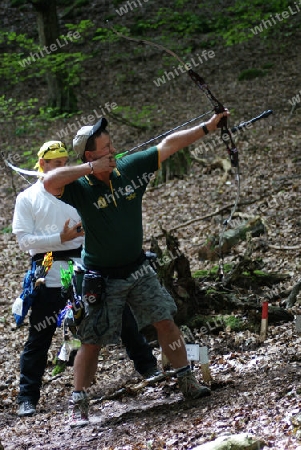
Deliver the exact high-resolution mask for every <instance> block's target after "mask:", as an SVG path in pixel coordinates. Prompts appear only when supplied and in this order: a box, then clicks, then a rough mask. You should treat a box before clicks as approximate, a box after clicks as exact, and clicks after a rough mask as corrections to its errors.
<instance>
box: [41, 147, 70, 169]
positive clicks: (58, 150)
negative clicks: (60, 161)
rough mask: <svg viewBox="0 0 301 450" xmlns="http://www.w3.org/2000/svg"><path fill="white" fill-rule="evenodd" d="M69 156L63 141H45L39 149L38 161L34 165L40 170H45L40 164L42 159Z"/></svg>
mask: <svg viewBox="0 0 301 450" xmlns="http://www.w3.org/2000/svg"><path fill="white" fill-rule="evenodd" d="M64 157H68V152H67V150H66V146H65V144H64V143H63V142H61V141H48V142H45V143H44V144H43V145H42V147H41V148H40V150H39V151H38V158H39V159H38V161H37V163H36V165H35V166H34V168H35V169H38V172H43V168H42V167H41V166H40V159H56V158H64Z"/></svg>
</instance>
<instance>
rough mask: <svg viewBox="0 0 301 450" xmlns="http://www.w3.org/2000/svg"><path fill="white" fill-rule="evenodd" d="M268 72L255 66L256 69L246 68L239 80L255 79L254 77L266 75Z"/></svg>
mask: <svg viewBox="0 0 301 450" xmlns="http://www.w3.org/2000/svg"><path fill="white" fill-rule="evenodd" d="M266 74H267V72H266V71H265V70H262V69H255V68H254V69H245V70H243V71H242V72H241V73H240V74H239V76H238V80H239V81H244V80H254V78H258V77H265V76H266Z"/></svg>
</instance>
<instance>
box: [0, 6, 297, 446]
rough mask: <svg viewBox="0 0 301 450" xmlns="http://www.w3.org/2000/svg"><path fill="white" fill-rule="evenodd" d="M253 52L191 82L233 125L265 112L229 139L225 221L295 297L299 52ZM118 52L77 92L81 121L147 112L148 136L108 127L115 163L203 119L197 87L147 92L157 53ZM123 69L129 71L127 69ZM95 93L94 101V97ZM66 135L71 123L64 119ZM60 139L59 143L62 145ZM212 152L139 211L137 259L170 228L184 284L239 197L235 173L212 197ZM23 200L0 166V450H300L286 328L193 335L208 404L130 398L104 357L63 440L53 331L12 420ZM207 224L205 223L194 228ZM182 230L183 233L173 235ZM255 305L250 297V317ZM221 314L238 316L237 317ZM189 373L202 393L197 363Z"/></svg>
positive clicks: (217, 63) (234, 54)
mask: <svg viewBox="0 0 301 450" xmlns="http://www.w3.org/2000/svg"><path fill="white" fill-rule="evenodd" d="M92 3H93V2H92ZM91 9H92V5H91ZM11 11H12V10H11ZM11 13H12V14H14V13H13V12H11ZM254 42H255V44H254ZM254 42H253V41H251V42H248V43H246V44H243V45H240V46H234V47H230V48H229V47H225V48H224V47H222V46H221V47H220V48H214V50H215V54H216V56H215V58H213V59H212V60H211V61H209V62H208V64H206V66H204V67H200V68H199V70H197V71H198V72H202V71H203V72H204V73H205V75H204V76H205V78H206V80H209V82H210V86H211V88H212V91H213V92H214V93H218V96H221V97H222V98H223V102H224V103H225V105H226V106H227V107H229V109H230V110H231V125H234V124H237V123H240V122H241V121H244V120H247V119H249V118H251V117H253V116H256V115H258V114H260V113H261V112H262V111H263V110H267V109H273V111H274V114H273V115H272V116H270V117H269V118H268V119H266V120H262V121H261V122H258V123H257V124H254V126H253V127H252V128H251V129H250V130H247V131H246V132H244V133H238V135H237V137H236V142H237V146H238V149H239V158H240V173H241V194H240V199H239V205H238V208H237V211H238V212H239V213H240V216H239V215H237V216H235V218H234V219H237V220H241V217H254V216H260V217H261V220H262V221H263V222H264V224H265V234H264V235H262V236H260V237H258V238H254V239H253V240H252V246H253V253H252V258H253V259H256V258H260V259H261V260H262V262H263V270H265V271H267V272H279V273H287V274H289V281H287V282H286V283H285V285H284V286H282V287H281V289H279V292H280V290H281V291H282V290H284V289H289V288H290V287H292V286H293V285H295V284H296V282H297V281H298V280H299V279H300V269H301V219H300V207H301V200H300V196H301V135H300V111H301V108H297V109H296V110H295V111H294V113H293V114H290V112H291V105H290V103H289V100H290V99H291V98H292V97H293V96H295V95H296V94H297V93H298V92H299V90H300V85H299V80H300V78H299V74H300V71H301V56H300V55H301V52H300V48H299V50H298V47H300V42H301V40H300V36H299V37H298V36H293V37H291V45H289V44H287V45H286V46H285V50H284V51H281V50H279V49H280V48H281V43H280V42H274V43H273V45H272V44H270V45H269V47H268V48H267V47H265V45H264V43H261V41H260V40H256V41H255V38H254ZM115 45H116V44H115ZM130 45H131V44H129V43H128V42H125V41H122V42H121V43H119V44H118V46H117V47H114V46H113V45H112V47H111V48H110V50H109V53H107V54H106V57H107V58H108V59H107V60H108V61H110V64H108V65H104V67H103V66H102V65H101V63H99V66H97V64H95V66H94V68H91V71H89V70H88V69H87V72H86V73H85V77H83V80H82V83H83V86H84V87H85V89H86V90H87V92H88V95H85V90H84V89H82V90H81V93H80V94H79V99H80V102H81V109H82V111H83V112H84V113H85V114H88V112H89V111H91V110H92V111H93V110H94V109H95V108H98V107H100V105H101V104H103V105H104V104H105V102H106V101H110V102H113V101H116V102H117V100H116V99H118V102H117V103H118V105H125V106H127V105H131V106H132V107H136V108H137V109H139V107H142V106H143V105H147V104H150V105H152V106H153V105H156V108H157V109H156V115H155V117H154V120H153V125H152V128H151V129H148V130H147V131H144V132H141V131H139V130H137V129H135V128H131V127H128V126H127V125H126V124H124V123H120V122H117V121H116V120H114V118H111V119H112V121H111V125H110V133H111V135H112V136H113V139H114V142H115V146H117V147H118V150H120V151H122V150H123V149H126V148H131V146H133V145H135V144H137V143H138V142H142V141H143V140H145V139H147V138H148V137H149V136H151V135H152V134H153V135H157V134H160V132H162V131H165V130H166V129H169V128H171V127H172V126H175V125H177V124H179V123H181V122H183V121H185V120H187V119H189V118H191V117H194V116H196V115H198V114H200V111H205V110H208V109H210V107H209V108H208V106H207V105H206V101H205V99H204V98H202V97H203V96H202V95H201V94H200V95H199V98H200V100H199V98H198V97H197V96H198V93H197V92H196V90H195V86H193V85H192V83H189V81H188V80H187V79H186V78H184V75H182V76H180V77H178V78H177V79H175V80H172V81H170V82H168V83H166V85H165V86H164V87H161V88H158V87H157V86H155V83H153V80H154V79H155V76H156V70H155V68H156V67H157V66H158V65H159V64H160V61H161V60H160V58H161V56H160V54H158V53H157V51H155V50H154V49H151V50H149V49H147V50H145V53H143V54H142V56H141V55H140V56H139V57H135V56H134V55H133V59H132V60H131V59H128V60H127V61H126V59H127V58H130V56H129V53H128V52H130V50H129V46H130ZM196 48H197V47H196ZM100 50H101V47H100ZM197 50H198V48H197ZM197 50H196V52H197ZM102 55H103V54H102ZM110 56H111V59H110V58H109V57H110ZM113 56H114V58H115V60H114V58H113ZM259 62H260V63H259ZM265 63H270V64H272V68H271V69H269V70H268V71H267V74H266V76H265V77H263V78H256V79H255V80H252V81H242V82H239V81H238V75H239V73H240V72H241V71H242V70H243V69H245V68H250V67H253V66H254V67H257V66H258V65H259V64H260V65H264V64H265ZM96 66H97V68H96ZM130 67H131V68H132V69H135V70H129V68H130ZM98 71H100V73H101V75H102V76H101V77H99V74H98ZM122 76H126V78H127V79H126V80H124V79H123V78H122ZM117 79H118V80H119V82H118V83H117V82H116V80H117ZM33 83H34V82H33ZM39 89H40V92H39V91H38V92H36V95H40V98H43V97H42V96H43V95H45V92H44V90H43V89H45V87H40V88H39ZM94 92H100V93H101V95H100V97H99V98H98V97H96V96H95V95H94V94H93V93H94ZM19 95H20V99H22V95H23V96H25V92H23V93H22V89H21V88H19ZM218 98H219V97H218ZM154 99H155V100H154ZM67 123H68V122H66V121H63V120H61V121H56V122H55V123H54V124H51V125H50V126H49V127H48V129H47V130H46V128H45V129H42V130H37V133H36V136H35V141H36V142H42V141H43V140H49V139H51V138H55V136H56V133H57V132H58V131H59V130H60V129H62V128H63V127H66V124H67ZM69 123H70V124H71V123H75V120H74V119H70V120H69ZM0 135H1V138H2V139H4V141H3V142H6V143H7V142H9V143H10V145H11V149H12V150H11V152H12V154H14V152H15V151H16V150H15V149H18V147H20V148H24V143H26V144H27V143H28V138H27V137H26V136H25V137H24V136H21V137H20V136H12V135H8V134H7V133H5V130H1V131H0ZM30 139H32V137H30ZM68 139H69V141H71V134H70V136H69V137H68ZM213 139H214V138H213V137H212V136H208V137H206V138H205V140H204V142H206V143H212V142H213V145H212V146H211V147H210V148H209V147H207V149H206V150H204V148H203V147H201V151H199V152H198V156H199V157H201V158H203V159H204V160H205V162H203V163H201V164H200V163H199V162H197V161H194V162H193V163H192V165H191V169H190V171H189V173H188V174H187V175H184V176H182V175H181V176H180V174H179V176H178V177H176V178H174V179H173V180H170V181H168V182H167V183H166V184H161V185H159V186H157V187H149V188H148V189H147V192H146V194H145V199H144V204H143V221H144V248H145V249H146V250H147V249H148V248H149V245H150V238H151V236H155V237H156V236H159V235H160V234H161V230H162V228H163V229H167V230H171V229H173V228H175V227H179V228H178V229H177V230H176V231H175V232H174V235H175V236H177V237H178V239H179V242H180V248H181V250H182V251H183V252H184V254H185V255H186V256H187V257H188V259H189V262H190V267H191V270H192V272H194V271H196V270H200V269H211V268H212V267H213V265H215V264H216V263H217V262H216V261H212V260H210V261H207V260H204V261H200V260H199V258H198V249H199V248H200V247H201V246H202V245H203V244H204V243H205V242H206V240H207V238H208V237H210V236H211V235H212V234H215V233H220V230H221V223H222V220H223V219H225V218H227V217H228V214H229V210H230V208H228V209H227V210H226V211H224V210H222V208H223V207H224V206H225V205H233V202H234V199H235V195H236V189H237V185H236V183H235V176H234V173H231V174H229V176H228V178H227V180H226V182H224V183H223V184H222V185H221V184H220V180H221V177H222V176H223V171H222V170H221V169H220V168H215V169H211V163H212V162H213V160H214V158H215V157H219V158H227V156H226V152H225V150H224V146H223V144H222V143H218V144H217V141H215V140H214V141H213ZM68 143H70V142H68ZM37 148H38V146H37ZM199 148H200V147H199ZM192 154H193V152H192ZM29 169H30V168H29ZM12 180H13V185H12ZM30 181H32V180H30ZM26 187H27V182H25V181H24V179H22V178H18V176H17V175H14V176H13V177H12V175H11V173H10V172H9V171H8V170H4V166H3V173H2V177H1V181H0V197H1V203H0V209H1V217H0V229H2V233H1V234H0V248H1V256H0V258H1V278H0V287H1V290H0V305H1V313H0V341H1V346H0V369H1V372H0V441H1V443H2V445H3V446H4V449H5V450H13V449H16V450H21V449H22V450H37V449H45V450H58V449H66V450H69V449H79V450H84V449H87V450H88V449H89V450H97V449H98V450H100V449H106V450H113V449H114V450H117V449H118V450H138V449H139V450H140V449H155V450H161V449H181V450H182V449H193V448H194V447H195V446H197V445H200V444H202V443H204V442H207V441H210V440H213V439H214V438H215V437H217V436H220V435H223V434H237V433H240V432H248V433H250V435H254V436H257V437H260V438H262V439H263V440H264V441H265V443H266V445H265V447H264V448H265V449H274V450H284V449H291V450H296V449H301V441H298V438H297V435H296V429H294V426H293V425H292V423H291V417H292V416H294V415H296V414H298V413H301V336H300V335H299V334H298V333H297V332H296V330H295V324H294V323H293V322H288V323H279V324H277V325H273V326H270V327H269V329H268V336H267V339H266V340H265V341H264V342H261V341H260V339H259V336H258V335H257V334H256V333H254V332H252V331H250V330H248V329H245V330H244V331H240V332H234V331H232V330H231V329H226V328H225V329H224V330H223V331H220V332H219V333H218V334H214V333H213V332H212V333H211V332H209V333H208V334H207V335H205V336H204V335H202V334H201V333H200V330H197V329H195V330H192V332H193V334H194V338H195V342H196V343H200V344H201V345H206V346H207V347H208V350H209V357H210V370H211V375H212V377H213V381H212V386H211V387H212V395H211V397H207V398H205V399H201V400H198V401H193V402H188V401H184V400H183V398H182V395H181V393H180V392H179V389H178V386H177V383H176V380H175V379H174V378H172V377H169V378H167V379H166V380H164V381H161V382H158V383H156V384H154V385H147V386H143V385H140V387H139V383H140V382H141V377H139V375H138V374H137V372H135V371H134V369H133V366H132V363H131V362H130V361H129V360H128V359H127V357H126V355H125V350H124V348H122V347H121V346H120V347H119V346H112V347H109V348H108V349H104V350H103V351H102V352H101V356H100V358H99V364H98V371H97V376H96V380H95V384H94V386H93V396H94V398H93V400H92V405H91V423H90V425H89V426H87V427H85V428H82V429H72V430H71V429H70V428H69V426H68V418H67V408H68V400H69V397H70V393H71V391H72V382H73V369H72V367H68V368H67V369H66V371H65V372H63V373H62V374H60V375H58V376H56V377H52V375H51V372H52V369H53V364H52V362H53V359H54V357H55V355H56V353H57V351H58V350H59V348H60V345H61V343H62V332H61V330H59V329H58V331H57V333H56V336H55V338H54V340H53V344H52V347H51V349H50V352H49V365H48V367H47V370H46V373H45V376H44V382H43V387H42V390H41V399H40V402H39V405H38V414H37V415H36V416H34V417H31V418H19V417H18V416H17V415H16V411H17V406H16V396H17V393H18V383H19V356H20V353H21V351H22V348H23V345H24V342H25V340H26V336H27V325H28V319H26V320H25V325H24V326H22V327H21V328H17V327H16V325H15V322H14V319H13V317H12V314H11V305H12V303H13V301H14V299H15V298H16V297H17V296H18V295H19V294H20V292H21V284H22V279H23V275H24V272H25V269H26V268H27V267H28V264H29V259H28V257H27V256H26V255H24V254H23V253H22V252H21V251H20V250H19V248H18V245H17V243H16V240H15V237H14V236H13V235H12V234H11V232H10V229H9V226H10V225H11V220H12V214H13V208H14V202H15V196H16V193H18V192H19V191H20V190H21V189H24V188H26ZM210 214H211V217H207V218H203V216H207V215H210ZM242 214H244V216H242ZM197 218H199V220H196V219H197ZM193 219H195V220H194V222H193V223H191V224H190V225H184V224H185V223H186V222H187V221H189V220H193ZM181 225H182V227H181ZM233 226H234V225H233ZM230 227H231V225H230ZM159 243H160V245H161V246H162V247H163V246H164V244H165V243H164V242H163V241H162V239H161V238H159ZM246 245H247V244H246V242H244V241H242V242H241V243H240V244H239V245H237V246H235V247H234V248H233V249H232V251H231V253H230V254H228V255H227V256H226V257H225V263H237V262H238V261H239V259H240V257H241V256H242V255H243V254H244V253H245V251H246V248H247V247H246ZM275 289H276V290H277V286H276V287H275ZM233 290H234V291H235V294H237V295H238V296H240V297H244V298H247V297H248V296H252V295H253V292H252V288H249V287H247V288H245V289H244V290H242V289H239V288H237V287H234V288H233ZM256 293H257V294H258V291H256ZM262 298H263V297H261V296H260V295H259V296H258V308H259V309H260V301H261V299H262ZM233 313H234V314H243V312H242V311H233ZM154 347H155V348H154V352H155V354H156V356H157V357H158V361H159V364H160V350H159V349H158V347H157V346H156V343H155V344H154ZM195 374H196V377H197V378H198V379H199V380H200V381H201V380H202V375H201V370H200V365H199V364H198V363H196V364H195ZM135 386H136V388H134V387H135ZM137 386H138V387H137ZM122 388H125V389H124V390H122V393H121V394H120V396H119V397H117V398H116V399H112V400H101V399H100V397H102V396H104V395H105V394H108V393H112V392H115V391H118V390H119V389H122Z"/></svg>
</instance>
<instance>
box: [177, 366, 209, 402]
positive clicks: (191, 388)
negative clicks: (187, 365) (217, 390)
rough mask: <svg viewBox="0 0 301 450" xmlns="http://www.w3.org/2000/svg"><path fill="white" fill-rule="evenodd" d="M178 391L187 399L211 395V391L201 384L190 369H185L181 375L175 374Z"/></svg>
mask: <svg viewBox="0 0 301 450" xmlns="http://www.w3.org/2000/svg"><path fill="white" fill-rule="evenodd" d="M177 378H178V384H179V387H180V391H181V392H182V394H183V395H184V397H185V398H187V399H196V398H200V397H206V396H208V395H211V391H210V389H209V388H207V387H206V386H201V385H200V384H199V383H198V382H197V380H196V378H195V376H194V375H193V373H192V372H191V370H187V371H186V372H184V373H183V374H181V375H178V376H177Z"/></svg>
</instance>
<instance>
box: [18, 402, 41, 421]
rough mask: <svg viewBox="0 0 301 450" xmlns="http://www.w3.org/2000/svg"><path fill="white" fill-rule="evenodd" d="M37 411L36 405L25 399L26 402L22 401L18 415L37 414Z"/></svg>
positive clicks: (28, 415)
mask: <svg viewBox="0 0 301 450" xmlns="http://www.w3.org/2000/svg"><path fill="white" fill-rule="evenodd" d="M36 412H37V410H36V405H34V404H33V403H32V402H31V401H30V400H25V402H22V403H20V407H19V411H18V416H19V417H30V416H33V415H34V414H36Z"/></svg>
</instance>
